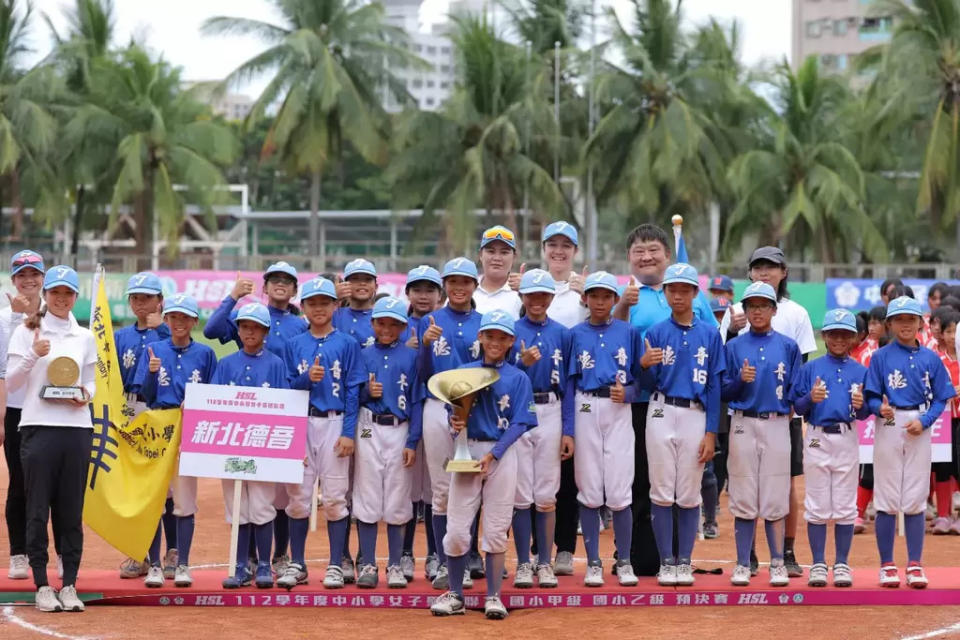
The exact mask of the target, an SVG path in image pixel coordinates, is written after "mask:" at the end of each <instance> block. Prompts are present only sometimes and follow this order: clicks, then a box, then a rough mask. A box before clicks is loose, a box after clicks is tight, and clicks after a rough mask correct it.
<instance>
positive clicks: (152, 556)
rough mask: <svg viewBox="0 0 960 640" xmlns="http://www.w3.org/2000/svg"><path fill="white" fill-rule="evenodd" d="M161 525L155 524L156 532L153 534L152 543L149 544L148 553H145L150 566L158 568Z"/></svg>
mask: <svg viewBox="0 0 960 640" xmlns="http://www.w3.org/2000/svg"><path fill="white" fill-rule="evenodd" d="M160 525H161V523H160V522H158V523H157V532H156V533H155V534H153V541H152V542H151V543H150V551H148V552H147V558H149V560H150V566H152V567H159V566H160V532H161V531H163V528H162V527H161V526H160Z"/></svg>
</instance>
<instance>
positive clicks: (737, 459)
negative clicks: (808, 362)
mask: <svg viewBox="0 0 960 640" xmlns="http://www.w3.org/2000/svg"><path fill="white" fill-rule="evenodd" d="M647 428H648V429H649V428H650V427H649V423H648V426H647ZM727 477H728V480H727V486H728V492H729V494H730V513H732V514H733V515H734V517H736V518H742V519H744V520H756V519H757V518H763V519H764V520H779V519H780V518H783V517H785V516H786V515H787V513H788V512H789V511H790V418H789V417H788V416H783V417H780V416H772V417H770V418H769V419H767V420H763V419H762V418H747V417H745V416H744V415H743V414H742V413H741V412H739V411H734V412H733V417H732V418H731V421H730V453H729V457H728V458H727Z"/></svg>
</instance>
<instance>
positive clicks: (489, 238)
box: [480, 224, 517, 251]
mask: <svg viewBox="0 0 960 640" xmlns="http://www.w3.org/2000/svg"><path fill="white" fill-rule="evenodd" d="M497 240H499V241H500V242H502V243H503V244H505V245H507V246H508V247H510V248H511V249H513V250H514V251H516V249H517V237H516V236H515V235H513V231H510V229H507V228H506V227H504V226H503V225H499V224H498V225H496V226H494V227H490V228H489V229H487V230H486V231H484V232H483V235H482V236H481V237H480V248H481V249H483V248H484V247H485V246H487V245H488V244H490V243H491V242H496V241H497Z"/></svg>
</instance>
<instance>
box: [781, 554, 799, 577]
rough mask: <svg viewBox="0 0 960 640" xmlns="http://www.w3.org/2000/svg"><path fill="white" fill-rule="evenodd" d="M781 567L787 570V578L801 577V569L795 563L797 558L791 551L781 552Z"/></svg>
mask: <svg viewBox="0 0 960 640" xmlns="http://www.w3.org/2000/svg"><path fill="white" fill-rule="evenodd" d="M783 566H784V567H786V568H787V575H788V576H789V577H791V578H802V577H803V567H801V566H800V565H799V564H798V563H797V556H796V555H795V554H794V553H793V551H784V552H783Z"/></svg>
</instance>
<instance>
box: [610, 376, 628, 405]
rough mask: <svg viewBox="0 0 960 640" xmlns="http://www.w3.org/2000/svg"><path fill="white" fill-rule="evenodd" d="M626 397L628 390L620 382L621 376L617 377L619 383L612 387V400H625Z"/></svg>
mask: <svg viewBox="0 0 960 640" xmlns="http://www.w3.org/2000/svg"><path fill="white" fill-rule="evenodd" d="M625 398H626V390H625V389H624V388H623V385H622V384H620V378H617V383H616V384H615V385H613V386H612V387H610V400H612V401H613V402H623V401H624V399H625Z"/></svg>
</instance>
